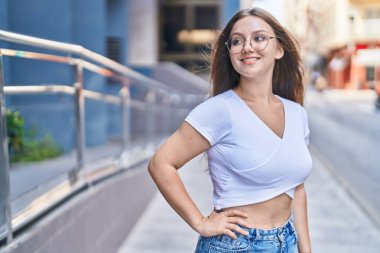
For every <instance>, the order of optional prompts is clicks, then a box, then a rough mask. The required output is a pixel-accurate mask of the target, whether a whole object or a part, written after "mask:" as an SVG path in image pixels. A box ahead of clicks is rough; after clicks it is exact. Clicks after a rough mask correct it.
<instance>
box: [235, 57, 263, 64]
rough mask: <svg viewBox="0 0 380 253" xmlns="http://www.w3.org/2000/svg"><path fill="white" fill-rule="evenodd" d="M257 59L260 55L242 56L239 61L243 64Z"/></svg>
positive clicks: (252, 62) (251, 62)
mask: <svg viewBox="0 0 380 253" xmlns="http://www.w3.org/2000/svg"><path fill="white" fill-rule="evenodd" d="M258 60H260V57H254V56H249V57H244V58H243V59H241V60H240V61H241V62H243V63H244V64H254V63H255V62H257V61H258Z"/></svg>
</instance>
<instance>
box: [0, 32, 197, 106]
mask: <svg viewBox="0 0 380 253" xmlns="http://www.w3.org/2000/svg"><path fill="white" fill-rule="evenodd" d="M0 40H3V41H8V42H13V43H18V44H23V45H28V46H34V47H39V48H44V49H52V50H56V51H60V52H65V53H68V54H75V55H79V56H81V57H82V58H84V59H86V58H87V59H90V60H92V61H94V62H97V63H98V64H101V65H103V66H105V67H107V68H109V69H111V70H113V71H114V72H117V73H119V74H121V75H123V76H125V77H128V78H131V79H134V80H136V81H139V82H141V83H145V84H146V85H148V86H149V87H150V88H156V89H159V90H163V91H167V92H170V93H175V94H178V95H183V96H185V95H187V93H183V92H181V91H179V90H176V89H173V88H171V87H169V86H166V85H165V84H163V83H161V82H158V81H156V80H153V79H151V78H148V77H146V76H144V75H142V74H140V73H138V72H136V71H133V70H132V69H130V68H128V67H126V66H124V65H121V64H120V63H117V62H115V61H113V60H111V59H109V58H107V57H105V56H103V55H100V54H98V53H95V52H93V51H91V50H88V49H86V48H84V47H82V46H81V45H76V44H70V43H63V42H57V41H53V40H47V39H41V38H37V37H32V36H28V35H23V34H18V33H13V32H8V31H4V30H0ZM196 96H198V97H199V98H200V99H203V98H204V96H203V95H198V94H197V95H196Z"/></svg>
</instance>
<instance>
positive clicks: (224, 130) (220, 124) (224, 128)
mask: <svg viewBox="0 0 380 253" xmlns="http://www.w3.org/2000/svg"><path fill="white" fill-rule="evenodd" d="M185 121H186V122H187V123H189V124H190V125H191V126H192V127H194V128H195V130H197V131H198V132H199V133H200V134H201V135H202V136H204V137H205V138H206V139H207V140H208V142H209V143H210V145H211V146H213V145H214V144H216V143H218V142H220V141H222V140H223V138H225V137H226V136H227V135H228V134H229V132H230V130H231V120H230V117H229V111H228V108H227V106H226V104H225V101H223V100H222V99H221V98H219V97H211V98H208V99H206V100H205V101H203V102H202V103H200V104H199V105H197V106H196V107H195V108H194V109H193V110H192V111H190V113H189V114H188V115H187V117H186V118H185Z"/></svg>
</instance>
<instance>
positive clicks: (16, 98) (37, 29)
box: [0, 0, 239, 151]
mask: <svg viewBox="0 0 380 253" xmlns="http://www.w3.org/2000/svg"><path fill="white" fill-rule="evenodd" d="M150 1H153V2H154V1H156V2H157V4H156V5H152V6H151V5H147V4H145V5H144V6H141V8H143V9H146V10H147V11H148V10H150V8H155V9H153V10H151V11H152V13H158V12H159V11H160V10H159V4H158V3H159V2H162V1H158V0H150ZM132 2H133V4H134V5H138V4H139V3H138V2H137V1H135V0H66V1H60V0H33V1H23V0H0V29H2V30H6V31H10V32H15V33H21V34H25V35H30V36H35V37H40V38H45V39H49V40H56V41H61V42H67V43H73V44H79V45H82V46H83V47H85V48H87V49H89V50H91V51H94V52H96V53H99V54H101V55H104V56H107V57H109V58H112V59H114V60H116V61H118V62H120V63H121V64H124V65H127V66H130V67H134V66H133V62H130V61H129V52H128V51H129V50H130V42H131V39H132V37H133V36H134V35H136V34H138V33H139V31H138V30H134V28H133V27H131V26H130V21H131V19H135V18H139V17H137V16H134V15H136V14H135V13H133V12H130V6H131V3H132ZM164 2H165V1H164ZM218 2H219V3H220V4H221V10H222V12H221V19H222V22H221V23H222V25H224V24H225V23H226V22H227V21H228V20H229V18H230V17H231V16H232V15H233V14H234V13H235V12H236V11H237V10H238V9H239V1H237V0H223V1H218ZM142 4H144V1H142ZM153 21H154V22H156V23H158V20H153ZM142 22H143V20H142ZM146 25H147V26H148V25H155V24H152V23H149V22H147V24H146ZM156 29H159V27H158V26H157V28H156ZM148 39H149V38H148ZM157 43H158V42H157ZM0 47H2V48H10V49H17V50H25V51H34V52H43V53H49V52H50V51H49V50H43V49H39V48H31V47H28V46H24V45H18V44H14V43H6V42H0ZM3 61H4V78H5V85H39V84H65V85H72V84H73V83H74V82H75V71H74V69H73V67H71V66H67V65H63V64H58V63H51V62H42V61H35V60H28V59H22V58H16V57H3ZM155 61H156V62H157V64H159V63H158V61H159V59H158V58H157V59H155ZM139 69H142V70H143V71H147V70H146V68H144V66H138V67H136V70H139ZM146 73H149V71H147V72H146ZM84 88H85V89H88V90H94V91H100V92H104V93H109V94H117V92H118V91H119V89H120V85H119V84H117V83H110V82H109V80H107V79H106V78H103V77H102V76H100V75H97V74H93V73H90V72H88V71H85V73H84ZM6 106H7V108H14V110H17V111H20V113H21V114H22V115H23V116H24V117H25V119H26V122H27V124H28V125H35V126H37V129H38V131H39V133H40V135H44V134H51V135H52V137H53V138H54V140H55V141H56V142H57V143H58V144H59V145H60V146H61V147H63V148H64V150H65V151H69V150H71V149H72V148H73V147H74V146H75V138H74V137H75V121H74V120H75V119H74V113H73V112H74V104H73V97H71V96H68V95H52V94H49V95H9V96H7V97H6ZM117 113H118V110H116V109H115V108H113V107H112V106H107V105H106V104H102V103H101V102H94V101H91V100H86V141H87V146H88V147H92V146H96V145H100V144H104V143H106V142H107V140H108V138H109V136H110V135H115V134H118V133H119V131H120V129H118V128H117V127H115V125H117V124H116V122H117V121H118V120H120V118H119V116H115V115H116V114H117ZM112 122H114V123H115V124H113V123H112Z"/></svg>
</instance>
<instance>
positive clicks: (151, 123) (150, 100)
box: [145, 90, 156, 152]
mask: <svg viewBox="0 0 380 253" xmlns="http://www.w3.org/2000/svg"><path fill="white" fill-rule="evenodd" d="M146 102H147V113H146V135H145V137H146V145H147V151H148V152H150V151H151V149H152V148H153V147H152V145H151V142H152V141H153V140H154V138H155V136H154V133H155V128H156V125H155V123H156V122H155V107H154V106H155V102H156V92H155V91H153V90H150V91H149V92H148V94H147V96H146Z"/></svg>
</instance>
